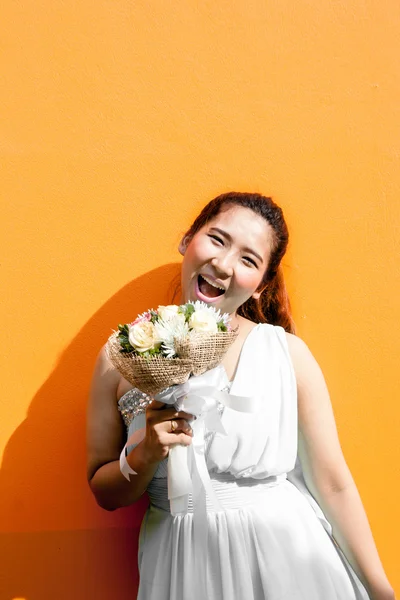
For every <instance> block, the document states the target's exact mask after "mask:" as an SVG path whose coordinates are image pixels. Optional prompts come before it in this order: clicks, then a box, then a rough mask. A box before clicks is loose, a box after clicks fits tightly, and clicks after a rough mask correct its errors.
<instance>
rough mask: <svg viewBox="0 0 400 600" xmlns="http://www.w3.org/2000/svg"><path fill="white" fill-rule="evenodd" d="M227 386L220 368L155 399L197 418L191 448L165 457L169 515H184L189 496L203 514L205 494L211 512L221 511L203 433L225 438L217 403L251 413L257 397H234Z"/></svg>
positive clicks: (175, 448)
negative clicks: (209, 470) (210, 472)
mask: <svg viewBox="0 0 400 600" xmlns="http://www.w3.org/2000/svg"><path fill="white" fill-rule="evenodd" d="M225 384H226V373H225V370H224V368H223V367H222V366H221V365H220V366H218V367H215V368H214V369H211V370H209V371H206V372H205V373H203V374H202V375H198V376H196V377H191V378H190V379H189V380H188V381H187V382H186V383H183V384H181V385H177V386H173V387H170V388H167V389H166V390H164V391H162V392H160V393H159V394H157V395H156V396H155V399H156V400H158V401H160V402H164V403H165V404H169V405H171V404H172V405H173V406H174V408H175V409H176V410H177V411H184V412H187V413H190V414H192V415H194V416H195V417H196V420H195V421H193V422H192V423H191V426H192V429H193V439H192V444H191V445H190V446H182V445H181V444H177V445H176V446H172V447H171V448H170V451H169V455H168V498H169V501H170V508H171V514H172V515H176V514H179V513H187V511H188V502H189V494H190V493H191V494H192V497H193V507H194V510H196V509H197V510H200V511H201V512H204V511H205V509H206V498H205V493H206V494H207V496H208V498H209V500H210V502H211V504H212V506H213V508H214V510H222V507H221V504H220V502H219V500H218V498H217V496H216V494H215V492H214V489H213V487H212V485H211V480H210V476H209V473H208V470H207V465H206V460H205V440H204V437H205V433H206V430H208V431H213V432H216V433H221V434H222V435H226V431H225V429H224V427H223V425H222V421H221V416H220V414H219V411H218V402H221V403H222V404H223V405H224V406H228V407H229V408H232V409H233V410H236V411H239V412H244V413H252V412H255V410H256V408H257V407H256V404H257V402H256V398H247V397H244V396H233V395H230V394H228V393H227V392H223V391H220V388H223V387H224V385H225Z"/></svg>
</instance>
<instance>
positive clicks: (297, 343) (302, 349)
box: [285, 331, 322, 386]
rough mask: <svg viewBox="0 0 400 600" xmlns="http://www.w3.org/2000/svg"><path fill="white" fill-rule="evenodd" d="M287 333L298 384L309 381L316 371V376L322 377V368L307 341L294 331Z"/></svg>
mask: <svg viewBox="0 0 400 600" xmlns="http://www.w3.org/2000/svg"><path fill="white" fill-rule="evenodd" d="M285 333H286V340H287V345H288V349H289V354H290V357H291V359H292V363H293V367H294V370H295V373H296V379H297V384H298V385H299V386H302V385H304V384H305V383H306V382H307V381H309V377H310V375H311V374H312V373H314V376H319V377H321V376H322V373H321V369H320V367H319V365H318V363H317V361H316V359H315V357H314V356H313V354H312V352H311V350H310V348H309V347H308V346H307V344H306V342H305V341H304V340H303V339H301V338H300V337H298V336H297V335H294V334H293V333H288V332H287V331H286V332H285Z"/></svg>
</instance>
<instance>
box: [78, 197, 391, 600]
mask: <svg viewBox="0 0 400 600" xmlns="http://www.w3.org/2000/svg"><path fill="white" fill-rule="evenodd" d="M287 243H288V231H287V227H286V224H285V221H284V218H283V214H282V211H281V209H280V208H279V207H278V206H277V205H276V204H275V203H274V202H272V200H271V199H270V198H266V197H264V196H261V195H259V194H246V193H229V194H224V195H222V196H219V197H217V198H215V199H214V200H212V201H211V202H210V203H209V204H208V205H207V206H206V207H205V208H204V209H203V211H202V212H201V213H200V215H199V216H198V217H197V219H196V220H195V221H194V223H193V225H192V226H191V228H190V229H189V230H188V232H187V233H186V235H185V236H184V237H183V239H182V241H181V244H180V247H179V250H180V252H181V254H182V255H183V262H182V271H181V287H182V299H181V300H182V303H183V302H187V301H189V300H202V301H204V302H206V303H208V304H211V305H212V306H214V307H215V308H218V309H220V310H221V312H227V313H229V314H230V315H231V323H232V326H233V327H238V328H239V334H238V337H237V339H236V341H235V342H234V343H233V345H232V346H231V347H230V349H229V351H228V352H227V354H226V356H225V358H224V360H223V363H222V365H223V367H224V370H225V374H226V376H225V381H223V383H222V385H221V388H220V389H222V388H223V389H225V390H229V389H230V391H231V393H232V394H235V395H244V396H257V398H258V399H259V400H260V405H259V410H258V412H257V413H256V414H243V413H237V412H235V411H234V410H231V409H229V408H225V409H223V408H221V413H222V417H221V418H222V422H223V425H224V428H225V430H226V432H227V434H228V435H226V436H222V435H220V434H219V433H214V434H212V435H210V436H208V439H207V447H206V449H205V455H206V461H207V468H208V471H209V474H210V477H211V481H212V485H213V487H214V490H215V492H216V494H217V496H218V498H219V499H220V501H221V504H222V507H223V509H222V510H218V511H213V510H210V509H209V506H208V505H207V506H208V511H207V514H206V516H205V517H204V518H205V519H206V520H205V528H206V530H207V538H206V541H205V542H204V539H203V541H201V540H200V537H201V536H200V537H199V536H198V537H196V528H195V526H194V522H195V519H197V518H201V517H199V516H198V513H196V512H195V513H193V509H190V510H189V513H188V514H182V515H180V514H179V515H177V516H174V517H173V516H172V515H171V514H170V513H169V504H168V497H167V480H166V474H167V471H166V462H167V457H168V452H169V448H170V447H171V446H173V445H174V444H177V443H179V444H183V445H187V446H188V445H190V444H191V443H192V435H193V432H192V429H191V426H190V422H191V420H192V415H189V414H186V413H183V412H176V411H175V410H174V409H173V408H167V407H165V406H164V405H163V404H161V403H160V402H157V401H155V400H153V401H152V402H151V404H150V405H149V406H148V407H147V409H146V410H144V409H141V407H140V402H138V400H137V399H138V391H137V390H131V386H130V385H129V384H128V382H127V381H125V380H124V379H123V378H122V377H121V376H120V375H119V373H118V372H117V371H116V370H115V369H114V368H113V367H112V366H111V365H110V363H109V362H108V360H107V356H106V354H105V351H104V349H103V350H102V351H101V352H100V355H99V358H98V361H97V364H96V367H95V373H94V377H93V384H92V390H91V394H90V402H89V411H88V479H89V484H90V487H91V490H92V492H93V494H94V495H95V497H96V500H97V502H98V504H99V505H100V506H102V507H103V508H105V509H107V510H114V509H116V508H119V507H121V506H127V505H130V504H132V503H134V502H135V501H136V500H137V499H138V498H140V496H141V495H142V494H143V493H144V492H145V491H146V490H147V491H148V493H149V496H150V506H149V508H148V510H147V513H146V515H145V517H144V520H143V523H142V527H141V533H140V540H139V543H140V546H139V569H140V587H139V593H138V598H139V599H140V600H167V599H171V600H172V599H173V600H186V599H187V598H191V599H195V600H205V599H211V600H214V599H215V600H217V599H218V600H221V599H222V600H228V599H229V600H261V599H268V600H283V599H285V600H296V599H306V600H321V598H324V600H336V599H337V598H340V600H364V599H367V598H372V599H373V600H389V599H390V600H393V599H394V592H393V590H392V588H391V586H390V584H389V582H388V580H387V577H386V575H385V573H384V570H383V567H382V564H381V562H380V560H379V557H378V553H377V550H376V547H375V544H374V541H373V537H372V534H371V531H370V528H369V525H368V521H367V517H366V515H365V512H364V509H363V506H362V503H361V500H360V497H359V494H358V492H357V488H356V486H355V483H354V481H353V478H352V476H351V473H350V471H349V469H348V467H347V464H346V462H345V459H344V457H343V454H342V451H341V447H340V443H339V440H338V436H337V430H336V425H335V420H334V416H333V411H332V407H331V403H330V399H329V394H328V391H327V388H326V385H325V381H324V378H323V375H322V373H321V370H320V368H319V366H318V364H317V362H316V361H315V359H314V358H313V356H312V354H311V352H310V351H309V349H308V347H307V346H306V344H305V343H304V342H303V341H302V340H301V339H300V338H298V337H297V336H296V335H294V326H293V321H292V318H291V314H290V306H289V301H288V298H287V294H286V289H285V285H284V281H283V277H282V272H281V267H280V263H281V260H282V257H283V255H284V254H285V251H286V247H287ZM118 400H119V409H120V410H123V409H124V406H125V409H126V410H125V412H129V410H130V412H131V416H134V417H135V418H133V420H132V422H131V426H130V428H129V435H131V434H133V433H134V432H135V430H137V429H139V428H140V427H142V426H145V431H146V435H145V438H144V439H143V440H142V441H141V442H140V443H138V444H133V445H128V446H127V452H126V458H123V460H125V461H126V463H127V467H128V469H129V470H130V472H131V473H134V475H133V476H131V478H130V481H129V482H128V481H127V480H126V479H125V478H124V476H123V475H122V474H121V471H120V464H119V457H120V453H121V448H123V446H124V443H125V441H126V436H125V433H124V428H123V423H122V420H121V417H120V413H119V411H118V407H117V402H118ZM126 402H127V403H126ZM124 403H125V404H124ZM126 407H128V408H126ZM128 444H129V441H128ZM122 456H123V457H124V456H125V454H123V455H122ZM191 506H192V505H191ZM201 543H203V544H206V548H203V549H201V548H199V545H201ZM202 552H203V554H202ZM202 561H203V562H202Z"/></svg>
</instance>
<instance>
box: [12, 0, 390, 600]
mask: <svg viewBox="0 0 400 600" xmlns="http://www.w3.org/2000/svg"><path fill="white" fill-rule="evenodd" d="M1 12H2V18H1V22H2V29H3V31H2V34H1V40H2V58H1V60H2V61H3V64H2V67H1V69H2V73H3V82H4V83H3V85H2V86H1V88H0V105H1V106H2V111H1V112H2V124H1V146H0V148H1V150H0V151H1V162H2V165H3V174H2V183H1V186H0V193H1V195H2V201H3V203H4V208H3V209H2V219H1V221H2V226H3V229H4V232H3V235H2V238H1V245H2V259H1V279H0V281H1V285H2V286H3V289H2V290H1V294H0V297H1V302H2V312H3V313H4V318H3V327H2V328H1V330H0V336H1V339H0V342H1V349H2V350H1V354H2V356H3V359H4V360H3V361H2V373H1V382H2V393H1V395H0V422H1V428H0V456H2V466H1V471H0V526H1V531H2V532H3V533H2V535H1V537H0V539H1V544H2V546H1V552H2V556H1V565H2V567H3V569H4V574H3V582H2V583H1V586H2V587H3V588H4V590H2V594H3V595H1V598H4V599H5V600H13V599H14V598H23V599H25V600H48V599H49V600H50V599H53V598H57V599H58V600H64V599H65V600H71V598H74V599H75V600H87V599H88V598H90V599H91V598H96V600H99V599H104V600H114V598H117V597H118V598H122V597H134V587H135V586H136V580H137V572H136V536H137V530H138V526H139V522H140V515H141V514H142V512H143V510H144V504H143V503H142V505H141V506H140V507H139V508H137V507H133V508H131V509H128V510H123V511H117V512H115V513H106V512H104V511H102V510H101V509H99V508H98V507H96V506H95V503H94V500H93V498H92V497H91V495H90V493H89V491H88V488H87V485H86V481H85V441H84V436H85V429H84V427H85V426H84V420H85V402H86V396H87V391H88V385H89V380H90V376H91V371H92V366H93V362H94V359H95V355H96V354H97V351H98V349H99V348H100V346H101V345H102V343H103V342H104V341H105V339H106V338H107V336H108V335H109V333H110V332H111V329H112V328H113V327H115V325H116V324H117V323H118V322H119V321H124V320H125V319H126V320H128V319H129V318H132V317H133V316H135V315H136V314H137V313H138V312H139V311H142V310H144V309H145V308H147V307H148V306H150V305H156V304H157V303H159V302H163V301H166V300H167V297H168V296H167V292H166V291H164V290H165V289H166V287H167V284H168V282H169V281H170V280H171V279H172V278H173V275H174V273H176V269H177V267H176V265H174V263H176V262H177V261H178V259H179V256H178V253H177V251H176V246H177V243H178V241H179V237H180V234H181V233H182V232H183V231H184V230H185V227H186V226H187V225H188V224H189V222H190V219H191V218H192V217H193V216H194V215H195V214H196V211H197V210H198V209H199V208H200V207H201V206H202V205H203V203H204V202H205V201H207V200H208V199H210V198H211V197H213V196H214V195H216V194H218V193H221V192H223V191H228V190H232V189H233V190H241V191H243V190H254V191H261V192H263V193H266V194H271V195H272V196H273V197H274V198H275V200H276V201H278V203H280V204H281V205H282V207H283V208H284V211H285V214H286V216H287V219H288V222H289V224H290V226H291V231H292V238H291V248H290V252H289V254H288V256H287V258H286V260H285V270H286V275H287V279H288V285H289V288H290V291H291V296H292V302H293V305H294V313H295V317H296V320H297V323H298V332H299V335H300V336H301V337H303V338H304V339H305V340H306V341H307V343H308V344H309V346H310V347H311V349H312V351H313V352H314V354H315V356H316V357H317V359H318V361H319V362H320V364H321V366H322V368H323V370H324V373H325V376H326V379H327V382H328V385H329V389H330V391H331V396H332V402H333V405H334V410H335V414H336V418H337V422H338V428H339V432H340V436H341V441H342V446H343V450H344V452H345V455H346V458H347V461H348V463H349V465H350V468H351V470H352V472H353V475H354V477H355V480H356V483H357V484H358V487H359V490H360V493H361V495H362V498H363V501H364V504H365V507H366V509H367V512H368V516H369V519H370V522H371V526H372V530H373V533H374V536H375V539H376V542H377V545H378V549H379V551H380V554H381V557H382V560H383V563H384V566H385V568H386V570H387V573H388V576H389V578H390V580H391V582H392V584H393V585H394V586H395V587H397V590H398V593H400V573H399V571H398V568H397V565H398V550H397V546H398V539H399V538H400V523H399V519H398V512H397V506H398V500H399V466H398V465H399V463H400V456H399V444H398V439H397V434H398V426H399V417H400V408H399V402H398V390H399V383H400V382H399V368H398V356H399V350H400V347H399V346H400V343H399V337H400V336H399V319H398V309H399V301H398V298H399V296H400V278H399V266H398V264H399V251H400V242H399V240H400V235H399V226H400V218H399V217H400V215H399V212H400V208H399V204H398V195H399V194H398V192H399V185H400V172H399V168H398V167H399V156H400V145H399V141H400V113H399V96H400V72H399V66H398V57H399V55H400V47H399V46H400V42H399V40H400V10H399V6H398V2H397V1H395V0H386V2H380V1H379V0H367V1H361V0H347V2H345V3H343V2H340V3H331V2H328V1H322V2H308V3H307V2H297V3H296V2H292V3H287V2H278V1H276V2H265V1H264V0H252V1H250V2H248V1H246V2H244V1H240V0H229V1H228V0H221V1H219V2H216V3H211V2H196V1H195V0H187V1H186V2H174V3H172V2H157V1H156V2H151V3H149V2H144V1H139V0H135V1H134V2H132V1H127V0H119V1H116V2H110V1H102V0H100V1H99V2H81V3H78V4H77V3H68V2H61V1H60V0H52V1H51V2H50V1H49V0H47V1H41V2H40V1H39V2H38V1H36V2H33V1H30V2H23V3H21V2H18V3H16V2H14V1H11V0H3V3H2V10H1Z"/></svg>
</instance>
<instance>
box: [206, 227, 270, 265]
mask: <svg viewBox="0 0 400 600" xmlns="http://www.w3.org/2000/svg"><path fill="white" fill-rule="evenodd" d="M210 231H216V232H218V233H219V234H221V235H222V236H224V237H225V238H226V239H227V240H228V241H229V242H231V241H232V237H231V236H230V235H229V233H227V232H226V231H224V230H223V229H220V228H219V227H210ZM243 250H244V251H245V252H249V254H253V255H254V256H255V257H256V258H258V260H259V261H261V262H262V263H263V262H264V261H263V259H262V257H261V256H260V255H259V254H258V253H257V252H256V251H255V250H253V249H252V248H247V247H246V248H243Z"/></svg>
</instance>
